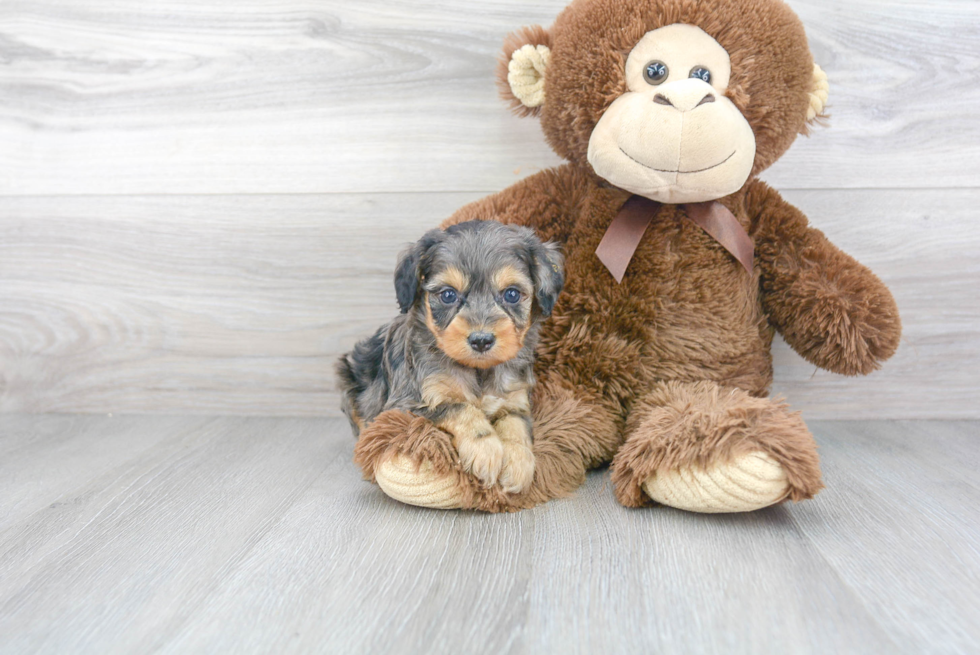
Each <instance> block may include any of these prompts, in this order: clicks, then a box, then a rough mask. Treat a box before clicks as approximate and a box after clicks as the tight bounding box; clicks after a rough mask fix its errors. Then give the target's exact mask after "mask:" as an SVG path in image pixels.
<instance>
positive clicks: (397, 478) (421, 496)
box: [374, 454, 463, 509]
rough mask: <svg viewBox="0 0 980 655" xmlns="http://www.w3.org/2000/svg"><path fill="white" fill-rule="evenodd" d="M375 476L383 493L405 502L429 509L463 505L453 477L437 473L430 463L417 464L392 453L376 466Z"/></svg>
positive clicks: (461, 495) (456, 482)
mask: <svg viewBox="0 0 980 655" xmlns="http://www.w3.org/2000/svg"><path fill="white" fill-rule="evenodd" d="M374 478H375V481H376V482H377V483H378V486H379V487H381V490H382V491H383V492H385V494H387V495H388V496H390V497H391V498H394V499H395V500H398V501H401V502H403V503H405V504H407V505H417V506H419V507H431V508H432V509H459V508H461V507H462V506H463V493H462V491H461V490H460V488H459V483H458V481H457V480H456V476H455V475H452V474H448V475H447V474H442V475H440V474H439V473H436V472H435V470H433V468H432V462H422V463H421V464H420V465H416V464H415V462H413V461H412V460H410V459H409V458H407V457H405V456H404V455H400V454H399V455H394V456H392V457H391V458H389V459H387V460H385V461H383V462H382V463H381V464H380V465H379V466H378V467H377V468H375V470H374Z"/></svg>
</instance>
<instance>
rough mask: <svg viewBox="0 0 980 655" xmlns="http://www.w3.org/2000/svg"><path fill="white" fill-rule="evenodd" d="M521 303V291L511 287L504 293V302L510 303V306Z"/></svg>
mask: <svg viewBox="0 0 980 655" xmlns="http://www.w3.org/2000/svg"><path fill="white" fill-rule="evenodd" d="M520 301H521V290H520V289H517V288H514V287H511V288H509V289H507V290H506V291H504V302H509V303H510V304H512V305H513V304H514V303H519V302H520Z"/></svg>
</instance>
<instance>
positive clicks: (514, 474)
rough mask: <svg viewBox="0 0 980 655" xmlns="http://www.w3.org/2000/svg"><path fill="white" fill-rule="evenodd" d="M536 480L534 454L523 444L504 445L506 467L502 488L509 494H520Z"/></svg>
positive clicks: (502, 471) (501, 480)
mask: <svg viewBox="0 0 980 655" xmlns="http://www.w3.org/2000/svg"><path fill="white" fill-rule="evenodd" d="M532 480H534V453H533V452H531V449H530V448H529V447H528V446H526V445H525V444H523V443H507V442H505V443H504V466H503V469H502V470H501V471H500V486H501V487H503V489H504V491H506V492H507V493H509V494H518V493H521V492H522V491H525V490H526V489H527V488H528V487H530V486H531V481H532Z"/></svg>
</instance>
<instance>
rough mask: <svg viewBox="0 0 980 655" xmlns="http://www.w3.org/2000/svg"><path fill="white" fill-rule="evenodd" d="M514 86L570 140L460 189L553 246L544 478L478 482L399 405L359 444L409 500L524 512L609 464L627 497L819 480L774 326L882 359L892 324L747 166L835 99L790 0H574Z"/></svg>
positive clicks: (732, 500) (539, 427)
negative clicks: (548, 159) (536, 165)
mask: <svg viewBox="0 0 980 655" xmlns="http://www.w3.org/2000/svg"><path fill="white" fill-rule="evenodd" d="M499 79H500V82H501V85H502V91H503V94H504V95H505V97H506V98H508V99H509V100H510V102H511V104H512V105H513V107H514V108H515V109H516V111H517V112H518V113H520V114H522V115H528V116H538V117H539V118H540V120H541V125H542V128H543V130H544V134H545V136H546V138H547V140H548V143H549V144H550V145H551V147H552V148H553V149H554V150H555V152H557V153H558V154H559V155H561V156H562V157H563V158H564V159H565V160H567V163H566V164H564V165H562V166H560V167H558V168H554V169H550V170H545V171H542V172H540V173H538V174H536V175H533V176H531V177H528V178H526V179H524V180H522V181H520V182H518V183H517V184H515V185H513V186H512V187H510V188H508V189H505V190H504V191H502V192H500V193H498V194H496V195H493V196H490V197H487V198H484V199H483V200H480V201H478V202H475V203H473V204H471V205H469V206H466V207H464V208H463V209H461V210H460V211H459V212H457V213H456V214H455V215H454V216H453V217H452V218H450V219H449V221H448V223H456V222H460V221H466V220H471V219H496V220H499V221H502V222H504V223H516V224H520V225H526V226H530V227H532V228H533V229H534V230H535V231H536V232H537V234H538V236H539V237H540V238H541V239H544V240H550V241H557V242H559V243H561V244H562V245H563V250H564V254H565V258H566V283H565V289H564V291H563V293H562V294H561V296H560V297H559V299H558V302H557V304H556V305H555V307H554V310H553V313H552V317H551V319H550V321H549V322H547V323H546V324H545V326H544V328H543V330H542V336H541V341H540V346H539V348H538V361H537V364H536V369H535V370H536V373H537V377H538V384H537V387H536V389H535V393H534V397H533V402H534V454H535V458H536V467H537V468H536V473H535V477H534V482H533V484H532V485H531V487H530V488H529V489H528V490H527V491H525V492H523V493H520V494H506V493H504V492H503V491H502V490H501V489H500V488H499V486H494V487H490V488H485V487H483V486H481V485H480V483H479V481H478V480H477V479H476V478H474V477H473V476H472V475H471V474H470V472H468V471H466V470H464V469H463V467H461V465H460V464H459V462H458V456H457V454H456V453H455V452H454V449H453V446H452V441H451V438H450V437H449V435H447V434H446V433H444V432H441V431H439V430H438V429H436V428H435V427H434V426H433V425H432V424H430V423H428V422H427V421H425V420H424V419H421V418H420V417H417V416H413V415H411V414H407V413H403V412H388V413H385V414H382V415H381V416H379V417H378V419H377V420H376V421H375V422H374V423H372V424H371V425H370V426H368V429H367V430H365V431H364V432H363V433H362V435H361V438H360V440H359V443H358V445H357V447H356V451H355V452H356V455H355V456H356V461H357V462H358V463H359V464H360V465H361V466H362V468H363V470H364V472H365V475H366V476H367V477H368V478H369V479H373V480H376V481H377V483H378V484H379V485H380V486H381V488H382V489H383V490H384V491H385V493H387V494H388V495H390V496H392V497H394V498H397V499H399V500H402V501H404V502H408V503H412V504H416V505H422V506H428V507H443V508H476V509H482V510H487V511H513V510H516V509H521V508H525V507H530V506H533V505H536V504H538V503H541V502H544V501H547V500H549V499H552V498H556V497H560V496H563V495H567V494H569V493H571V492H572V491H574V489H575V488H576V487H578V486H579V485H580V484H582V482H583V481H584V479H585V473H586V471H587V470H588V469H590V468H593V467H597V466H600V465H603V464H609V465H610V469H611V477H612V481H613V483H614V489H615V495H616V498H617V499H618V501H619V502H620V503H622V504H623V505H626V506H629V507H638V506H642V505H647V504H653V503H654V502H656V503H661V504H665V505H670V506H673V507H677V508H681V509H686V510H690V511H697V512H738V511H750V510H754V509H758V508H761V507H766V506H769V505H772V504H775V503H779V502H782V501H785V500H787V499H791V500H794V501H798V500H802V499H807V498H810V497H812V496H813V495H814V494H815V493H817V491H819V490H820V489H821V488H822V483H821V475H820V468H819V462H818V458H817V453H816V446H815V443H814V440H813V437H812V435H811V434H810V432H809V430H808V429H807V427H806V425H805V424H804V422H803V420H802V419H801V417H800V415H799V414H798V413H795V412H792V411H790V409H789V407H788V406H787V405H786V404H785V403H783V402H779V401H775V400H772V399H770V398H769V397H768V396H767V394H768V390H769V387H770V384H771V382H772V356H771V353H770V346H771V343H772V339H773V335H774V333H775V332H776V331H778V332H779V333H780V334H781V335H783V338H784V339H785V340H786V342H787V343H789V345H790V346H791V347H792V348H793V349H794V350H796V352H798V353H799V354H800V355H802V356H803V357H804V358H805V359H806V360H807V361H809V362H811V363H813V364H815V365H816V366H819V367H821V368H824V369H827V370H829V371H833V372H835V373H840V374H844V375H859V374H866V373H869V372H871V371H873V370H875V369H876V368H878V367H879V366H880V364H881V362H883V361H884V360H886V359H888V358H889V357H890V356H891V355H892V353H894V352H895V349H896V348H897V346H898V342H899V336H900V333H901V325H900V321H899V316H898V310H897V307H896V305H895V301H894V300H893V298H892V295H891V294H890V293H889V291H888V289H887V288H886V287H885V286H884V284H882V282H881V281H880V280H879V279H878V278H877V277H875V275H874V274H872V273H871V271H869V270H868V269H867V268H865V267H864V266H862V265H861V264H859V263H858V262H857V261H855V260H854V259H853V258H851V257H850V256H848V255H847V254H845V253H843V252H842V251H841V250H839V249H838V248H837V247H835V246H834V245H833V244H832V243H830V241H828V240H827V238H826V237H825V236H824V235H823V234H822V233H821V232H820V231H819V230H816V229H814V228H812V227H810V226H809V224H808V221H807V218H806V216H804V215H803V214H802V213H801V212H800V211H799V210H798V209H797V208H795V207H793V206H792V205H790V204H788V203H787V202H785V201H784V200H783V199H782V198H781V197H780V195H779V194H778V193H777V192H776V191H774V190H773V189H771V188H770V187H769V186H767V185H766V184H765V183H764V182H762V181H760V180H759V179H758V175H759V174H760V173H761V172H762V171H764V170H765V169H766V168H768V167H769V166H771V165H772V164H773V163H774V162H775V161H776V160H777V159H779V157H780V156H781V155H782V154H783V153H784V152H786V150H787V149H788V148H789V147H790V145H791V144H792V143H793V141H794V139H795V138H796V136H797V135H798V134H801V133H802V134H806V133H807V130H808V129H809V127H810V126H811V124H812V123H814V122H815V121H817V120H819V119H820V118H821V117H822V112H823V109H824V104H825V102H826V99H827V79H826V76H825V75H824V74H823V72H822V71H821V70H820V68H819V67H818V66H816V65H815V64H814V62H813V59H812V57H811V54H810V51H809V49H808V46H807V40H806V35H805V33H804V30H803V25H802V24H801V23H800V21H799V19H798V18H797V17H796V15H795V14H794V13H793V12H792V11H791V10H790V9H789V7H788V6H787V5H786V4H785V3H784V2H782V1H781V0H700V1H698V2H691V1H690V0H573V2H572V3H571V4H570V5H569V6H568V7H567V8H566V9H565V10H564V11H563V12H562V13H561V14H560V15H559V16H558V18H557V19H556V21H555V24H554V26H553V27H551V28H550V29H547V30H546V29H544V28H541V27H531V28H525V29H522V30H520V31H519V32H517V33H515V34H513V35H512V36H511V37H510V38H509V39H508V40H507V42H506V44H505V50H504V57H503V60H502V63H501V67H500V69H499Z"/></svg>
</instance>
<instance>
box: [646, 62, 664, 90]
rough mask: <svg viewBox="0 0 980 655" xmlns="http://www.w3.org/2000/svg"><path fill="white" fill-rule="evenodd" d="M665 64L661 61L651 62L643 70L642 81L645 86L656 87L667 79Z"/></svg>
mask: <svg viewBox="0 0 980 655" xmlns="http://www.w3.org/2000/svg"><path fill="white" fill-rule="evenodd" d="M667 72H668V71H667V64H665V63H664V62H662V61H651V62H650V63H649V64H647V65H646V66H645V67H644V68H643V79H645V80H646V81H647V84H653V85H655V86H656V85H657V84H660V83H661V82H663V81H664V80H666V79H667Z"/></svg>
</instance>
